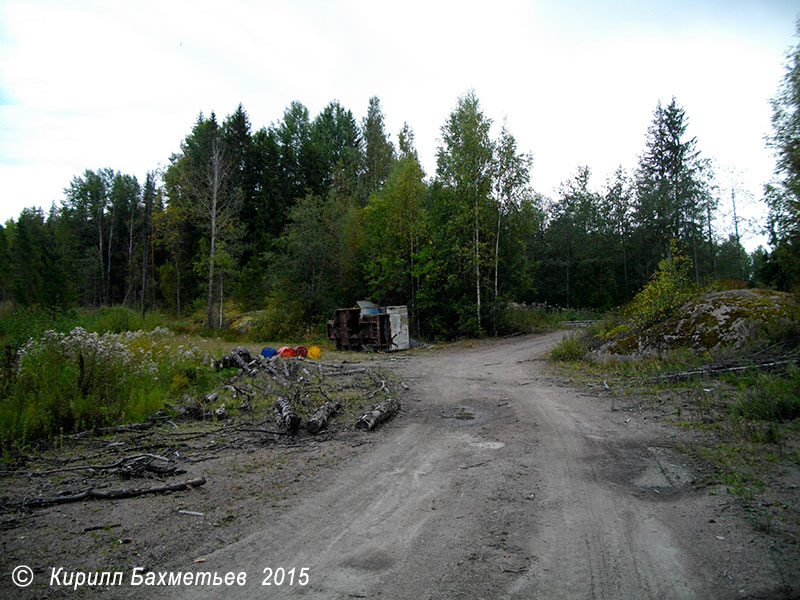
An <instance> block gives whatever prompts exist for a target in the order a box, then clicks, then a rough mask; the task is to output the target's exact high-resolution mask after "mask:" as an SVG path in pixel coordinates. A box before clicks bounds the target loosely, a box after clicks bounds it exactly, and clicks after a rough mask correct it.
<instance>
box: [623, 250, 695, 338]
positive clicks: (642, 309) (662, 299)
mask: <svg viewBox="0 0 800 600" xmlns="http://www.w3.org/2000/svg"><path fill="white" fill-rule="evenodd" d="M690 268H691V265H690V263H689V261H688V260H687V259H686V258H685V257H684V256H682V255H680V254H678V253H676V252H675V246H674V245H673V247H672V254H671V255H670V256H667V257H666V258H663V259H662V260H661V261H660V262H659V263H658V268H657V269H656V271H655V273H653V276H652V277H651V279H650V282H649V283H648V284H647V285H646V286H645V287H644V289H642V291H640V292H639V293H638V294H636V296H635V297H634V299H633V300H632V301H631V303H630V304H629V305H628V306H627V307H625V311H624V312H625V315H626V317H627V318H628V319H629V320H630V322H631V324H632V325H633V327H634V328H636V329H644V328H646V327H649V326H651V325H654V324H655V323H658V322H660V321H663V320H664V319H666V318H668V317H669V316H670V315H672V314H673V313H674V311H676V310H677V309H678V308H680V307H681V306H682V305H683V304H684V303H685V302H686V301H687V300H689V298H691V296H692V294H693V292H694V288H693V286H692V285H691V283H690V281H689V273H690Z"/></svg>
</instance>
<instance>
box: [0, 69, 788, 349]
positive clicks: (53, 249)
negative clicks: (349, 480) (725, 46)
mask: <svg viewBox="0 0 800 600" xmlns="http://www.w3.org/2000/svg"><path fill="white" fill-rule="evenodd" d="M797 68H798V67H797V60H796V56H795V63H794V69H795V70H797ZM798 81H800V77H797V76H795V77H794V80H793V82H792V81H790V77H789V76H788V75H787V82H788V83H787V85H789V86H791V85H794V86H795V88H794V91H795V92H796V91H797V90H796V86H797V82H798ZM790 91H791V89H790ZM780 98H781V96H779V98H778V99H776V101H779V99H780ZM795 98H800V94H797V95H796V97H795ZM792 101H794V100H792V99H791V98H789V100H788V102H792ZM776 110H777V108H776ZM798 112H800V111H795V113H798ZM776 114H777V113H776ZM792 118H795V119H798V118H800V117H798V116H797V114H793V115H792ZM491 123H492V122H491V120H490V118H489V117H487V116H486V115H485V114H484V112H483V110H482V108H481V106H480V103H479V101H478V98H477V97H476V95H475V94H474V93H473V92H468V93H466V94H465V95H464V96H462V97H460V98H459V99H458V100H457V103H456V106H455V108H454V109H453V111H452V113H451V114H450V116H449V118H448V119H447V121H446V122H445V123H444V124H443V125H442V127H441V132H440V134H441V136H440V139H441V145H440V146H439V148H438V151H437V156H436V158H437V168H436V173H432V174H427V175H426V173H424V172H423V169H422V167H421V165H420V162H419V159H418V156H417V152H416V150H415V145H414V134H413V132H412V129H411V127H409V126H408V125H405V126H404V127H403V128H402V130H401V131H400V132H399V133H398V135H397V137H396V141H392V140H391V139H390V135H389V134H388V133H387V131H386V128H385V125H384V115H383V113H382V110H381V106H380V102H379V100H378V98H371V99H370V101H369V105H368V108H367V114H366V117H365V118H364V119H363V120H362V121H361V122H360V123H359V122H357V121H356V119H355V118H354V117H353V113H352V112H351V111H350V110H348V109H346V108H345V107H343V106H342V105H341V104H340V103H339V102H337V101H333V102H331V103H330V104H329V105H328V106H326V107H325V109H324V110H323V111H322V112H321V113H319V114H318V115H316V116H315V117H314V118H313V119H312V118H311V117H310V115H309V112H308V110H307V109H306V107H305V106H303V105H302V104H301V103H299V102H293V103H292V104H291V105H290V106H289V107H288V108H286V110H285V112H284V114H283V116H282V118H281V119H280V120H279V121H277V123H274V124H271V125H270V126H269V127H262V128H260V129H258V130H255V131H254V130H253V127H252V125H251V123H250V121H249V119H248V115H247V112H246V111H245V109H244V108H243V107H242V106H241V105H239V107H238V108H237V109H236V110H235V111H234V112H233V113H231V114H230V115H228V116H227V117H226V118H225V119H224V120H222V122H220V121H219V120H218V118H217V116H216V115H215V114H213V113H212V114H211V115H209V116H205V115H203V114H200V115H199V117H198V118H197V121H196V123H195V124H194V127H193V128H192V130H191V131H190V132H189V133H188V135H187V136H186V138H185V139H184V140H183V142H182V143H181V151H180V153H178V154H175V155H173V156H172V157H171V158H170V159H169V166H168V167H166V169H165V170H164V171H163V172H152V173H149V174H148V175H147V177H146V179H145V181H144V182H143V183H142V182H139V181H137V179H136V178H135V177H133V176H131V175H126V174H123V173H119V172H116V171H114V170H112V169H101V170H96V171H86V172H85V173H83V174H82V175H80V176H76V177H75V178H74V179H73V180H72V181H71V182H70V183H69V185H68V186H67V187H66V189H65V193H64V198H63V200H62V201H61V203H60V205H54V206H53V207H52V208H51V209H50V211H49V213H47V214H45V213H44V212H43V211H41V210H37V209H26V210H24V211H23V212H22V213H21V214H20V216H19V218H18V219H17V220H15V221H9V222H7V223H6V224H5V226H4V227H0V297H1V298H2V300H4V301H13V302H14V303H17V304H19V305H25V306H27V305H40V306H41V305H56V306H62V307H70V306H75V305H81V306H105V305H115V304H125V305H128V306H130V307H132V308H135V309H137V310H140V311H143V312H146V311H150V310H154V309H156V308H159V309H162V310H164V309H166V310H169V311H171V312H173V313H174V314H176V315H178V316H180V315H186V314H188V313H196V312H197V311H202V313H203V314H204V315H205V324H206V326H208V327H211V328H214V327H219V326H220V319H221V315H222V314H223V311H222V310H221V306H222V304H223V303H224V302H228V301H232V302H234V303H235V304H236V306H237V308H238V309H240V310H253V309H266V312H265V314H267V315H270V317H269V318H267V320H266V322H265V323H266V324H262V325H263V327H264V335H265V336H269V335H272V334H281V333H286V332H288V331H291V330H292V329H296V328H298V327H302V326H303V325H304V324H308V323H316V322H319V321H321V320H323V319H326V318H328V317H329V316H330V314H331V311H332V309H334V308H335V307H337V306H351V305H353V304H354V303H355V301H356V300H359V299H362V298H365V299H369V300H372V301H374V302H376V303H379V304H407V305H408V306H409V309H410V311H411V316H412V322H413V323H414V327H415V329H416V330H417V333H418V334H420V335H423V336H431V337H434V336H440V337H448V336H454V335H462V334H481V333H496V332H498V331H502V330H503V329H504V327H505V326H506V323H505V321H504V315H505V308H504V307H506V306H508V305H509V303H510V302H514V303H547V304H550V305H555V306H562V307H584V308H608V307H613V306H617V305H620V304H623V303H625V302H627V301H628V300H630V299H631V298H632V296H633V295H634V294H635V293H636V292H637V291H638V290H639V289H641V288H642V286H643V285H644V284H645V283H647V281H648V280H649V278H650V277H651V275H652V273H653V271H654V269H655V268H656V266H657V265H658V262H659V260H660V259H661V258H663V257H664V256H669V255H670V253H671V252H675V251H676V249H677V251H678V252H680V253H681V254H682V255H683V256H685V257H687V258H688V260H689V261H690V262H691V266H692V276H693V277H694V279H695V281H696V282H697V283H699V284H703V283H706V282H709V281H711V280H714V279H724V278H727V279H734V280H741V281H743V282H746V283H749V284H755V283H757V284H759V285H772V286H776V287H780V288H784V289H785V288H789V287H791V286H792V285H793V284H794V283H796V282H797V281H798V276H797V273H798V268H797V259H796V257H797V251H796V250H797V243H796V240H797V235H796V232H797V220H796V215H797V212H796V211H797V200H798V197H800V196H798V192H799V191H800V188H798V186H797V185H796V182H797V181H798V177H797V174H796V170H797V168H798V165H797V162H796V161H795V163H791V162H789V163H787V165H784V166H783V167H782V166H781V165H779V168H778V170H777V171H776V172H777V173H778V175H780V176H782V179H781V181H780V182H778V183H775V184H774V185H773V186H771V187H770V188H769V190H768V200H769V199H770V198H772V200H771V201H770V206H771V213H770V215H771V220H770V223H771V227H772V229H771V231H772V236H773V238H772V241H773V243H774V247H775V249H774V250H773V251H772V252H767V251H766V250H763V249H759V250H757V251H756V252H755V253H753V254H752V255H748V254H747V253H746V252H745V251H744V250H743V248H742V245H741V243H740V240H739V238H738V229H735V230H734V231H720V230H718V229H717V228H716V226H715V222H716V221H715V216H716V212H717V209H718V205H719V203H720V201H721V200H720V197H719V192H718V190H717V188H716V186H715V184H714V173H713V171H712V167H711V164H710V161H709V160H707V159H705V158H704V157H702V156H701V154H700V152H699V151H698V149H697V141H696V140H695V139H694V138H687V136H686V126H687V117H686V114H685V112H684V109H683V108H682V107H681V106H679V104H678V103H677V102H676V100H675V99H673V100H672V101H671V102H670V103H669V104H668V105H667V106H662V105H661V104H660V103H659V104H658V105H657V106H656V108H655V111H654V113H653V120H652V123H651V125H650V127H649V129H648V130H647V132H642V133H643V137H644V145H643V149H642V153H641V155H640V160H639V163H638V166H637V168H636V169H635V171H634V172H633V173H626V172H625V171H624V170H623V169H622V168H620V169H618V170H617V171H616V172H615V173H614V175H613V176H612V177H611V178H610V179H609V180H608V181H606V182H605V183H604V184H603V185H602V186H601V187H594V186H593V185H592V183H591V181H590V170H589V168H588V167H579V168H577V170H576V173H575V175H574V176H573V177H572V178H570V179H569V180H567V181H565V182H563V183H562V185H561V187H560V189H559V191H558V194H557V196H556V197H555V198H547V197H544V196H542V195H541V194H539V193H537V192H535V191H534V190H533V189H532V188H531V185H530V169H531V166H532V164H533V161H534V157H532V156H531V155H529V154H526V153H524V152H521V151H520V149H519V148H518V147H517V143H516V140H515V138H514V136H513V135H512V134H511V132H510V131H508V129H507V128H506V127H505V126H503V127H502V128H500V130H499V132H498V133H497V134H496V135H495V136H494V137H492V135H491ZM784 131H785V128H784V129H780V128H778V125H776V132H778V133H776V136H775V138H774V139H773V140H772V142H773V144H774V145H775V146H776V149H778V150H779V148H777V147H778V146H779V145H780V144H781V143H784V142H785V143H787V144H790V143H795V148H796V147H797V139H798V138H797V131H800V128H797V129H795V131H794V133H793V134H792V133H790V134H787V136H788V141H787V140H782V138H781V137H780V135H779V134H782V132H784ZM792 135H794V136H795V137H792ZM784 167H785V168H784ZM791 169H795V171H791ZM792 177H794V179H792ZM792 182H795V183H794V187H792V186H793V183H792ZM770 195H771V196H770ZM787 198H788V199H787ZM734 200H735V198H734ZM730 201H731V199H730V198H726V199H725V202H726V207H729V205H730ZM792 211H795V212H792Z"/></svg>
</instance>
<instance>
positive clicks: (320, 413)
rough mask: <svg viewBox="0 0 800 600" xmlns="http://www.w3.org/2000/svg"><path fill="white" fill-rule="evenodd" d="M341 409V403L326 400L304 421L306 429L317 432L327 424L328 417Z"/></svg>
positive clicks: (309, 431)
mask: <svg viewBox="0 0 800 600" xmlns="http://www.w3.org/2000/svg"><path fill="white" fill-rule="evenodd" d="M340 410H342V405H341V404H339V403H338V402H326V403H325V404H323V405H322V406H320V407H319V408H318V409H317V410H315V411H314V414H312V415H311V416H310V417H309V418H308V421H306V431H308V433H312V434H313V433H317V432H319V431H321V430H323V429H325V428H326V427H327V426H328V419H330V418H331V417H332V416H334V415H336V413H338V412H339V411H340Z"/></svg>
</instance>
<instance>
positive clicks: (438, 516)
mask: <svg viewBox="0 0 800 600" xmlns="http://www.w3.org/2000/svg"><path fill="white" fill-rule="evenodd" d="M559 335H560V334H549V335H545V336H526V337H518V338H513V339H512V340H505V341H502V342H484V343H476V344H475V345H474V346H473V347H462V348H458V347H456V348H453V347H451V348H447V349H446V350H441V351H434V352H430V353H426V354H424V355H422V356H417V357H413V358H405V359H401V360H397V361H395V362H393V363H392V365H393V367H394V368H396V369H397V370H398V372H399V374H400V376H401V377H402V378H403V379H404V381H406V382H407V383H408V384H409V385H410V386H411V388H412V391H411V392H410V394H409V396H410V397H407V398H406V402H405V407H406V409H405V412H404V414H403V416H402V417H401V418H399V419H398V420H396V421H394V422H392V423H391V424H390V425H389V426H388V427H386V428H384V429H383V430H382V431H381V432H379V433H378V434H377V436H378V438H377V440H378V441H377V443H376V444H375V447H374V448H373V449H372V450H370V451H369V452H365V453H363V454H361V455H359V456H357V457H355V458H353V459H352V460H350V461H348V462H346V463H344V465H342V466H341V467H339V468H337V469H334V470H331V471H329V472H327V473H326V474H324V475H322V477H324V478H325V479H324V481H323V482H322V485H318V486H316V489H317V491H316V492H314V493H311V494H306V495H303V496H301V497H299V498H298V499H297V501H296V504H295V505H294V506H293V507H292V508H290V509H289V510H287V511H285V512H284V513H282V514H281V515H279V516H278V517H277V518H276V519H274V520H270V521H268V522H264V523H263V526H260V528H259V529H258V531H256V532H255V533H253V534H252V535H250V536H248V537H246V538H245V539H242V540H240V541H239V542H237V543H235V544H232V545H228V546H226V547H224V548H222V549H220V550H218V551H216V552H215V553H213V554H210V555H208V556H207V557H206V562H205V563H203V565H202V567H203V568H204V569H211V570H215V571H218V572H224V571H234V572H239V571H246V572H247V573H248V579H247V585H245V586H243V587H238V586H233V587H222V588H218V589H216V590H210V591H208V593H205V592H204V593H203V597H206V598H214V597H219V598H284V597H286V598H289V597H302V598H309V599H312V598H325V599H332V598H342V599H347V598H403V599H406V598H413V599H420V600H424V599H428V598H430V599H437V600H438V599H442V598H465V599H466V598H469V599H477V598H486V599H489V598H492V599H497V598H525V599H534V598H637V599H639V598H776V597H788V596H791V595H792V593H797V592H798V582H797V580H796V578H795V580H794V581H792V576H787V575H786V572H787V571H786V564H785V563H783V564H781V563H780V561H781V560H785V558H786V557H785V556H784V554H780V553H777V552H775V551H773V550H774V549H771V547H770V544H771V543H772V542H771V541H770V540H769V538H768V537H767V536H764V535H762V534H759V533H757V532H756V531H755V530H754V529H753V528H751V527H750V526H749V525H748V524H747V523H746V522H744V521H743V520H742V518H741V515H739V514H735V513H736V510H737V509H736V508H735V507H733V506H732V504H733V503H732V502H731V500H730V498H728V497H727V496H726V495H725V492H724V490H722V489H714V488H709V487H705V486H700V485H697V484H696V481H695V479H696V474H695V466H694V465H693V464H692V463H691V461H690V459H688V458H687V457H686V456H684V455H683V454H681V453H679V452H678V451H677V450H676V443H675V440H674V439H672V437H674V436H675V435H676V434H675V430H676V429H677V428H676V427H674V426H667V425H660V424H658V423H651V422H650V421H644V420H642V419H641V418H640V417H637V415H636V414H632V413H627V412H620V411H616V412H615V411H611V410H610V409H609V402H608V401H607V400H600V399H598V398H592V397H588V396H584V395H582V394H580V393H578V392H576V391H575V390H571V389H569V388H567V387H559V386H558V385H557V382H556V381H555V380H554V379H553V378H552V377H549V376H547V375H546V374H545V372H544V364H543V363H542V362H541V358H542V356H543V353H544V352H545V350H546V349H547V348H548V347H550V346H551V345H552V344H553V343H554V342H555V340H556V339H557V338H558V337H559ZM781 557H783V558H781ZM795 559H796V557H795V558H794V559H793V560H795ZM265 568H271V569H278V568H283V569H286V570H288V569H291V568H295V569H296V571H295V585H293V586H290V585H288V579H287V580H285V582H284V585H282V586H276V585H271V586H262V585H261V584H262V583H263V579H264V578H265V577H266V575H265V574H264V569H265ZM302 568H306V569H307V571H306V573H307V574H308V579H309V583H308V585H306V586H299V585H297V578H298V575H299V573H300V572H301V569H302ZM142 591H143V590H142ZM165 591H169V592H171V596H170V597H185V598H196V597H198V591H197V590H196V589H192V588H172V589H171V590H164V589H163V588H162V589H159V590H157V592H158V595H159V596H163V595H165V594H164V592H165Z"/></svg>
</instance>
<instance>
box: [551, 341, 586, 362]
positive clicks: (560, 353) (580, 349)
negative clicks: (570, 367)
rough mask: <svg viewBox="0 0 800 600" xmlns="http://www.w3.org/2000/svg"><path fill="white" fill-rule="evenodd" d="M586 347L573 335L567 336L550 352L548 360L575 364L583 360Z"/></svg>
mask: <svg viewBox="0 0 800 600" xmlns="http://www.w3.org/2000/svg"><path fill="white" fill-rule="evenodd" d="M587 351H588V350H587V348H586V345H585V344H584V343H583V341H582V340H581V339H579V338H578V337H577V336H575V335H568V336H566V337H565V338H564V339H562V340H561V341H560V342H559V343H558V344H556V345H555V346H554V347H553V349H552V350H550V360H556V361H566V362H575V361H579V360H583V358H584V357H585V356H586V353H587Z"/></svg>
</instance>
